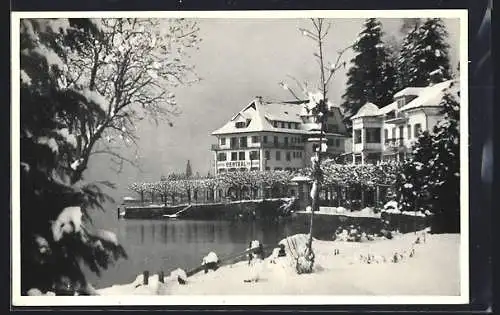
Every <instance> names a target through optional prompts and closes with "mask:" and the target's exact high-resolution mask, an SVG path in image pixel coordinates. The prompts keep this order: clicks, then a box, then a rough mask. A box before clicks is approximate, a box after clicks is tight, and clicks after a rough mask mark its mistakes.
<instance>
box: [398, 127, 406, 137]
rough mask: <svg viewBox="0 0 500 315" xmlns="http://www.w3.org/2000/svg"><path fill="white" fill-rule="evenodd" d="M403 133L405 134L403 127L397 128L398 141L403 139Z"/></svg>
mask: <svg viewBox="0 0 500 315" xmlns="http://www.w3.org/2000/svg"><path fill="white" fill-rule="evenodd" d="M404 132H405V127H404V126H399V139H403V138H404Z"/></svg>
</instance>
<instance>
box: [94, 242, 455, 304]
mask: <svg viewBox="0 0 500 315" xmlns="http://www.w3.org/2000/svg"><path fill="white" fill-rule="evenodd" d="M419 235H420V241H421V242H420V243H419V244H414V242H415V240H416V239H417V237H419ZM293 237H294V238H296V240H298V242H297V243H298V244H299V247H300V246H303V244H304V242H305V239H306V235H304V234H299V235H295V236H293ZM459 239H460V236H459V235H458V234H441V235H431V234H427V235H426V237H425V243H424V242H423V238H422V234H421V233H420V234H415V233H408V234H403V235H401V234H400V235H396V236H395V237H394V238H393V239H392V240H377V241H372V242H364V243H352V242H337V241H319V240H315V241H314V242H313V247H314V251H315V254H316V264H315V272H314V273H312V274H301V275H298V274H296V272H295V270H294V268H293V263H292V260H291V255H290V251H289V250H287V257H278V258H275V257H269V258H267V259H265V260H264V263H263V265H262V269H261V272H260V276H259V281H258V282H256V283H246V282H244V280H245V279H246V278H247V277H248V274H249V272H250V267H249V266H248V264H247V262H245V261H243V262H239V263H236V264H233V265H229V266H223V267H221V268H219V269H218V270H217V271H215V272H212V271H210V272H209V273H207V274H205V273H203V272H201V273H198V274H195V275H193V276H191V277H189V278H188V281H187V283H186V284H184V285H181V284H179V283H178V282H177V281H176V276H169V277H166V279H165V284H161V283H159V281H158V276H157V275H153V276H151V277H150V278H149V285H148V286H143V285H140V284H141V283H142V275H139V276H138V277H137V279H136V280H135V281H134V283H131V284H127V285H119V286H112V287H110V288H105V289H101V290H98V292H99V294H101V295H130V294H133V295H158V294H160V295H164V294H171V295H234V294H237V295H247V294H254V295H269V294H276V295H295V294H301V295H304V294H311V295H332V294H334V295H447V296H451V295H459V294H460V283H459V279H460V266H459ZM301 244H302V245H301ZM412 248H413V249H414V254H413V255H412V256H411V257H410V255H409V254H410V252H411V249H412ZM287 249H288V247H287ZM336 249H337V250H338V253H337V254H336V255H335V253H336V252H337V251H336ZM395 252H397V253H398V254H401V255H402V256H403V259H402V260H401V261H399V262H397V263H394V262H391V258H392V257H393V256H394V253H395ZM368 256H373V257H374V260H373V261H378V263H377V262H375V263H371V264H367V263H366V262H363V260H364V259H365V258H366V257H368ZM271 258H273V259H274V260H275V262H276V263H272V262H271V260H272V259H271ZM384 259H385V260H386V262H383V260H384Z"/></svg>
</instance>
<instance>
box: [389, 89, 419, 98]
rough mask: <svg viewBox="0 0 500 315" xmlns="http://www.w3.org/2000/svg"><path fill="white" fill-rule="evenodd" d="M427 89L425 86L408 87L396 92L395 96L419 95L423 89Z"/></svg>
mask: <svg viewBox="0 0 500 315" xmlns="http://www.w3.org/2000/svg"><path fill="white" fill-rule="evenodd" d="M424 89H426V88H425V87H407V88H405V89H402V90H401V91H399V92H397V93H396V94H394V98H398V97H401V96H408V95H415V96H418V95H419V94H420V92H421V91H422V90H424Z"/></svg>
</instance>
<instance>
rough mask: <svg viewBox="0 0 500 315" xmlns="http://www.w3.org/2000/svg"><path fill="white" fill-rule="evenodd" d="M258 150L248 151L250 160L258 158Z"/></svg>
mask: <svg viewBox="0 0 500 315" xmlns="http://www.w3.org/2000/svg"><path fill="white" fill-rule="evenodd" d="M259 159H260V156H259V151H250V160H259Z"/></svg>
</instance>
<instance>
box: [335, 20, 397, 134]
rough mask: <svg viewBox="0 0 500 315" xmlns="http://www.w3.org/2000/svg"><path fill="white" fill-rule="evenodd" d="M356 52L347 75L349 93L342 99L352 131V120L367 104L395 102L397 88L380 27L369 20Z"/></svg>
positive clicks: (347, 121)
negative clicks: (393, 97) (393, 100)
mask: <svg viewBox="0 0 500 315" xmlns="http://www.w3.org/2000/svg"><path fill="white" fill-rule="evenodd" d="M363 26H364V29H363V30H362V31H361V33H360V34H359V37H358V39H357V41H356V42H355V44H354V46H353V49H354V52H355V53H356V56H355V57H354V58H353V59H352V60H351V64H352V66H351V68H350V69H349V70H348V72H347V77H348V79H347V89H346V92H345V94H344V95H343V96H342V98H343V99H344V102H343V103H342V104H341V107H342V108H343V110H344V117H345V123H346V125H347V126H348V128H349V129H350V126H351V121H350V117H351V116H353V115H355V114H356V113H357V112H358V110H359V109H360V108H361V106H363V105H364V104H365V103H366V102H372V103H375V104H377V105H378V106H383V105H387V104H389V103H390V102H391V101H392V96H393V94H394V87H395V69H394V67H393V65H392V64H391V62H390V52H389V51H388V49H387V48H386V47H385V45H384V43H383V42H382V36H383V32H382V27H381V23H380V22H379V21H378V20H377V19H374V18H370V19H367V20H366V21H365V23H364V24H363Z"/></svg>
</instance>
